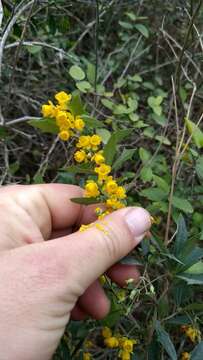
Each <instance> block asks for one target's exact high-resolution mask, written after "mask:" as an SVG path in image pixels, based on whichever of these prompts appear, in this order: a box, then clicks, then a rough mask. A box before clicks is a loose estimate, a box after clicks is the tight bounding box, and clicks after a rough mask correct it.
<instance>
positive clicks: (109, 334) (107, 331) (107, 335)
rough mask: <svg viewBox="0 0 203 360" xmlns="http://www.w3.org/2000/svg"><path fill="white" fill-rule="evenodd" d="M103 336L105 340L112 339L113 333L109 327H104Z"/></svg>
mask: <svg viewBox="0 0 203 360" xmlns="http://www.w3.org/2000/svg"><path fill="white" fill-rule="evenodd" d="M102 336H103V337H104V338H105V339H108V338H111V337H112V331H111V329H110V328H109V327H107V326H105V327H103V329H102Z"/></svg>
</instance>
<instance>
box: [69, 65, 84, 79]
mask: <svg viewBox="0 0 203 360" xmlns="http://www.w3.org/2000/svg"><path fill="white" fill-rule="evenodd" d="M69 74H70V76H71V77H72V78H73V79H74V80H77V81H78V80H83V79H84V78H85V73H84V71H83V70H82V69H81V67H80V66H78V65H73V66H71V68H70V70H69Z"/></svg>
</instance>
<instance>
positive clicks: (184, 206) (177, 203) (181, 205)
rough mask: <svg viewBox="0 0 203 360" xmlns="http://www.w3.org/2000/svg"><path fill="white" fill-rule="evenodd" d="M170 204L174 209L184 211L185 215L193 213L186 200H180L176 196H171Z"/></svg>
mask: <svg viewBox="0 0 203 360" xmlns="http://www.w3.org/2000/svg"><path fill="white" fill-rule="evenodd" d="M172 204H173V206H174V207H175V208H177V209H179V210H182V211H184V212H185V213H186V214H187V213H188V214H192V213H193V207H192V205H191V204H190V202H189V201H188V200H186V199H181V198H179V197H177V196H173V200H172Z"/></svg>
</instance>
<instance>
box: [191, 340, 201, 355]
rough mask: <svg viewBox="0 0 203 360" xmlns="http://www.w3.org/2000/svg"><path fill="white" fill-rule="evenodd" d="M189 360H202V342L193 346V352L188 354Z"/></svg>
mask: <svg viewBox="0 0 203 360" xmlns="http://www.w3.org/2000/svg"><path fill="white" fill-rule="evenodd" d="M190 356H191V357H190V360H202V359H203V341H201V342H200V343H199V344H198V345H196V346H195V348H194V350H193V351H192V352H191V354H190Z"/></svg>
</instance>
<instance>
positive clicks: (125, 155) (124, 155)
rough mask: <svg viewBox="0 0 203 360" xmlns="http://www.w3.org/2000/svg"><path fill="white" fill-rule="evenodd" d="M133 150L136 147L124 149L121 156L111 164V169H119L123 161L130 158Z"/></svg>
mask: <svg viewBox="0 0 203 360" xmlns="http://www.w3.org/2000/svg"><path fill="white" fill-rule="evenodd" d="M135 151H136V149H124V150H123V152H122V154H121V156H120V157H119V158H118V159H117V160H116V161H115V163H114V165H113V170H118V169H120V168H121V166H122V165H123V163H125V162H126V161H128V160H130V159H131V160H132V158H133V155H134V153H135Z"/></svg>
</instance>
